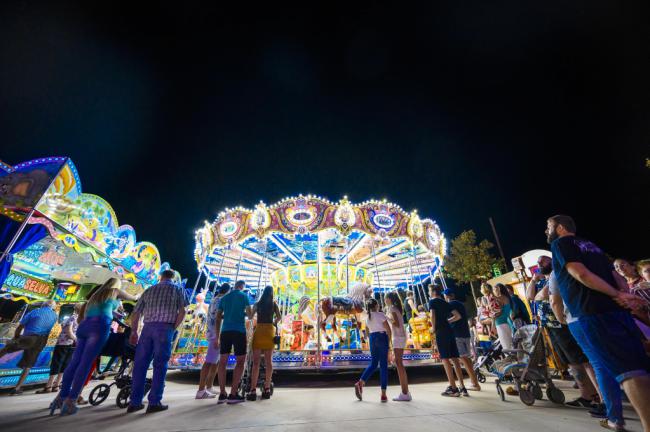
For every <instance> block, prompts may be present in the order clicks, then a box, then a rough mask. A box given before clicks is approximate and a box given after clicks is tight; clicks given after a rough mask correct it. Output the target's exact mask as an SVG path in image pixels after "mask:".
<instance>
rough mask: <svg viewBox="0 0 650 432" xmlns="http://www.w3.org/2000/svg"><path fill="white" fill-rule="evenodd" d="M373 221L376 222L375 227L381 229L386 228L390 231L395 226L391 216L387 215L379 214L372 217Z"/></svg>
mask: <svg viewBox="0 0 650 432" xmlns="http://www.w3.org/2000/svg"><path fill="white" fill-rule="evenodd" d="M372 221H373V222H374V224H375V225H377V226H378V227H379V228H384V229H389V228H391V227H392V226H393V224H395V221H394V220H393V218H392V217H390V215H387V214H382V213H377V214H376V215H374V216H373V217H372Z"/></svg>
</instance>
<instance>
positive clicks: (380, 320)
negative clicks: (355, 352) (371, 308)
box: [366, 312, 388, 333]
mask: <svg viewBox="0 0 650 432" xmlns="http://www.w3.org/2000/svg"><path fill="white" fill-rule="evenodd" d="M386 321H388V318H386V314H384V313H383V312H370V313H369V317H368V319H366V327H368V331H369V332H370V333H385V332H386V328H385V327H384V323H385V322H386Z"/></svg>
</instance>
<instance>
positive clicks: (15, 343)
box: [0, 300, 58, 395]
mask: <svg viewBox="0 0 650 432" xmlns="http://www.w3.org/2000/svg"><path fill="white" fill-rule="evenodd" d="M55 308H56V303H55V302H54V300H47V301H45V302H44V303H43V304H42V306H41V307H39V308H37V309H33V310H32V311H30V312H28V313H27V314H25V316H24V317H23V319H21V320H20V324H19V325H18V327H17V328H16V331H15V332H14V338H13V339H12V340H10V341H9V342H8V343H7V345H5V346H4V348H2V349H1V350H0V357H2V356H4V355H5V354H8V353H12V352H16V351H21V350H22V351H23V356H22V358H21V359H20V361H19V362H18V367H20V368H22V369H23V371H22V373H21V374H20V378H19V379H18V383H17V384H16V387H15V388H14V389H13V390H12V391H11V395H19V394H22V392H23V389H22V385H23V383H24V382H25V379H27V376H28V375H29V371H30V369H31V368H32V367H33V366H34V364H36V360H38V356H39V355H40V354H41V351H43V348H45V345H46V344H47V338H48V336H49V335H50V331H52V327H54V324H56V320H57V318H58V315H57V313H56V312H55V311H54V309H55Z"/></svg>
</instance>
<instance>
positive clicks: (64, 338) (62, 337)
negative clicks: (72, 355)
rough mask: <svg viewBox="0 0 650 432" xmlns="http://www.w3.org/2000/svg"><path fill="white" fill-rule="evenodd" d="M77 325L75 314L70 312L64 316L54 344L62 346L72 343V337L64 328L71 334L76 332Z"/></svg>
mask: <svg viewBox="0 0 650 432" xmlns="http://www.w3.org/2000/svg"><path fill="white" fill-rule="evenodd" d="M78 326H79V325H78V324H77V314H72V315H70V316H69V317H68V318H66V319H65V321H63V324H61V333H59V337H58V338H57V339H56V344H57V345H63V346H70V345H74V339H72V338H71V337H70V336H69V335H68V332H67V331H66V330H67V329H70V332H71V333H72V334H75V333H77V327H78Z"/></svg>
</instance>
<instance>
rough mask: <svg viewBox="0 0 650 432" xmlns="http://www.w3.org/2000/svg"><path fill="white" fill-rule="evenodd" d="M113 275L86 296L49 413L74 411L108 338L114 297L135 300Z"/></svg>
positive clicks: (116, 303)
mask: <svg viewBox="0 0 650 432" xmlns="http://www.w3.org/2000/svg"><path fill="white" fill-rule="evenodd" d="M120 288H121V282H120V280H119V279H117V278H110V279H109V280H107V281H106V282H105V283H104V284H103V285H101V286H100V287H99V288H98V289H97V290H95V292H94V293H93V294H92V295H91V296H90V298H89V299H88V302H87V303H86V305H85V308H82V311H81V312H80V314H79V318H80V320H81V324H79V328H78V329H77V348H76V349H75V351H74V354H73V356H72V360H70V363H69V364H68V367H67V368H66V369H65V372H64V373H63V381H62V382H61V390H60V391H59V394H58V395H57V397H56V398H55V399H54V401H53V402H52V403H51V404H50V415H52V414H54V411H55V410H56V409H57V408H61V415H71V414H75V413H76V412H77V398H78V397H79V394H80V393H81V390H82V389H83V386H84V384H85V381H86V378H87V376H88V373H89V372H90V369H91V368H92V366H93V363H94V361H95V359H96V358H97V356H98V355H99V353H100V352H101V350H102V348H103V347H104V344H105V343H106V341H107V340H108V335H109V332H110V326H111V321H112V320H113V311H114V310H115V309H117V307H118V305H119V300H118V299H124V300H135V298H134V297H133V296H131V295H129V294H127V293H125V292H124V291H122V290H121V289H120Z"/></svg>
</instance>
